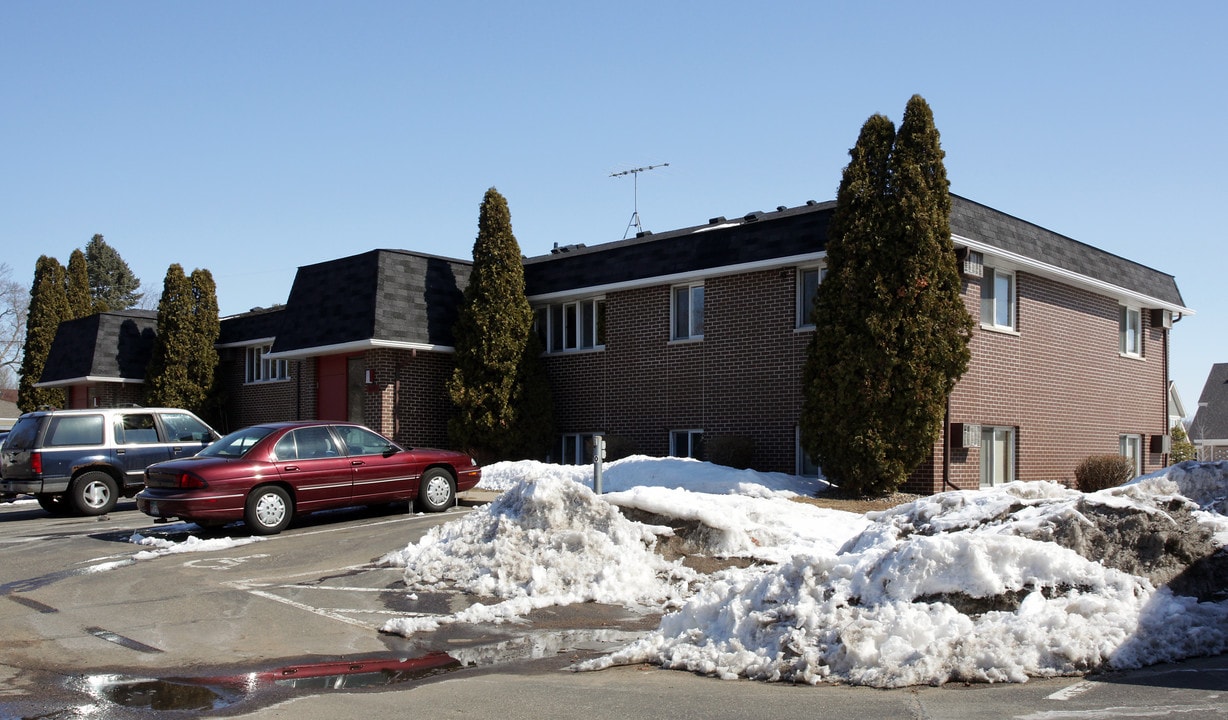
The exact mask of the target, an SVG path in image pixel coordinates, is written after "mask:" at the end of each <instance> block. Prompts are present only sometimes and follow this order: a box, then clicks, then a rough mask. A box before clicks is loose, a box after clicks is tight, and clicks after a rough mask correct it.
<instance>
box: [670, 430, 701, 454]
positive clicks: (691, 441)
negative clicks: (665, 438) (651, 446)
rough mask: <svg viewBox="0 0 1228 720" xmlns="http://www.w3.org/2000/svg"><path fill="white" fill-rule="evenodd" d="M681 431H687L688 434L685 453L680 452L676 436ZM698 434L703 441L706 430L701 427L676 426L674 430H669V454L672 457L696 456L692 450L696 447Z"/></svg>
mask: <svg viewBox="0 0 1228 720" xmlns="http://www.w3.org/2000/svg"><path fill="white" fill-rule="evenodd" d="M681 433H686V436H687V452H686V453H684V454H679V453H678V448H677V442H676V441H675V436H677V435H679V434H681ZM696 435H698V436H699V437H700V441H701V442H702V441H703V436H704V431H703V430H702V429H700V428H676V429H674V430H670V431H669V456H670V457H681V458H689V457H694V456H693V455H692V454H691V452H692V451H693V450H694V449H695V436H696Z"/></svg>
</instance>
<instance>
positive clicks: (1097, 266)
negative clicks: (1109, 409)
mask: <svg viewBox="0 0 1228 720" xmlns="http://www.w3.org/2000/svg"><path fill="white" fill-rule="evenodd" d="M835 207H836V204H835V203H834V202H824V203H815V202H813V201H812V202H810V203H807V204H806V205H803V206H800V207H796V208H783V207H782V208H777V209H776V211H775V212H767V213H750V214H748V215H746V216H744V217H741V218H735V219H733V220H726V219H725V218H713V219H712V220H711V221H710V222H709V223H708V224H707V225H698V226H695V227H690V228H684V229H681V230H673V231H670V232H665V233H660V234H655V235H654V234H651V233H640V234H638V235H637V236H636V237H635V238H634V239H631V240H621V241H615V242H610V243H603V244H600V245H594V246H591V247H585V246H568V247H565V248H556V249H555V251H554V252H553V253H551V254H550V255H544V256H539V257H535V258H529V259H527V260H525V286H526V291H527V292H528V294H529V295H530V297H533V298H534V299H535V300H539V301H540V300H550V299H554V298H562V297H566V296H567V295H577V294H580V293H595V292H608V291H611V290H618V289H626V288H630V287H635V286H640V285H649V284H659V283H661V282H671V281H682V280H684V279H686V278H687V277H688V276H690V277H700V276H705V275H713V274H724V273H728V272H742V271H745V270H749V269H754V268H756V267H762V268H768V267H774V266H781V265H787V264H791V263H795V262H798V261H800V260H804V259H806V258H814V259H817V258H819V257H822V256H823V254H824V253H825V251H826V247H827V228H828V225H829V224H830V221H831V214H832V212H833V211H834V210H835ZM951 233H952V235H953V236H954V238H955V241H956V244H957V245H962V246H966V247H971V248H973V249H976V250H979V251H981V252H984V253H986V254H989V255H991V256H996V257H998V258H1004V259H1006V260H1008V261H1011V262H1012V263H1013V264H1015V265H1017V266H1018V267H1020V268H1021V269H1026V270H1027V271H1030V272H1035V273H1037V274H1045V275H1050V276H1056V277H1059V278H1061V279H1063V280H1064V281H1066V282H1072V283H1075V284H1081V285H1085V286H1088V287H1091V288H1092V289H1094V290H1096V291H1098V292H1102V293H1106V294H1110V295H1113V296H1116V297H1121V298H1123V299H1130V300H1135V301H1138V302H1140V303H1141V304H1144V306H1145V307H1158V308H1163V309H1167V310H1172V311H1174V312H1181V313H1186V314H1190V313H1192V311H1191V310H1190V309H1189V308H1186V307H1185V305H1184V302H1183V301H1182V299H1181V293H1180V291H1179V290H1178V289H1177V283H1176V280H1175V279H1174V278H1173V276H1172V275H1168V274H1166V273H1162V272H1159V271H1157V270H1153V269H1151V268H1148V267H1146V266H1143V265H1140V264H1138V263H1136V262H1133V261H1130V260H1126V259H1124V258H1121V257H1118V256H1116V255H1113V254H1112V253H1108V252H1105V251H1103V250H1100V249H1098V248H1094V247H1092V246H1090V245H1086V244H1084V243H1081V242H1078V241H1076V240H1072V239H1070V238H1068V237H1066V236H1064V235H1059V234H1057V233H1055V232H1052V231H1049V230H1046V229H1044V228H1042V227H1039V226H1037V225H1033V224H1032V223H1029V222H1026V221H1023V220H1020V219H1018V218H1016V217H1013V216H1011V215H1007V214H1006V213H1003V212H999V211H997V210H994V209H993V208H989V207H986V206H984V205H981V204H979V203H975V202H973V201H971V200H967V199H964V198H962V197H960V196H958V195H952V196H951Z"/></svg>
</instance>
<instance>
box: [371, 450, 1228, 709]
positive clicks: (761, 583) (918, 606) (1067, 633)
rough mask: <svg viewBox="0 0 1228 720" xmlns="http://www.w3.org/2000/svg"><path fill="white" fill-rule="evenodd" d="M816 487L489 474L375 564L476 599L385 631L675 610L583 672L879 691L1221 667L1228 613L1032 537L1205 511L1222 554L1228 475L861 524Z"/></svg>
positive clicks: (986, 500) (1162, 478)
mask: <svg viewBox="0 0 1228 720" xmlns="http://www.w3.org/2000/svg"><path fill="white" fill-rule="evenodd" d="M819 483H820V481H815V480H813V479H806V478H795V477H792V476H788V475H780V474H762V473H756V472H753V471H747V470H743V471H738V470H731V469H729V468H724V467H720V466H715V465H711V464H707V463H701V462H698V461H693V460H681V459H676V458H666V459H656V458H646V457H635V458H628V459H626V460H622V461H618V462H614V463H610V464H608V465H607V466H606V471H605V473H604V474H603V486H604V489H606V490H607V491H609V492H607V493H606V494H604V495H600V496H598V495H596V494H595V493H593V491H592V490H591V485H592V469H591V467H584V466H557V465H547V464H543V463H538V462H520V463H499V464H497V465H493V466H490V467H488V468H486V469H484V477H483V481H482V484H481V485H480V486H479V487H485V488H488V489H497V490H501V491H502V494H501V495H500V496H499V497H498V498H497V499H496V500H495V501H494V502H492V503H491V504H489V505H486V506H484V507H481V508H478V509H476V510H474V511H473V512H471V513H469V514H468V515H466V516H464V517H463V518H460V519H458V520H456V521H454V522H451V523H448V524H446V525H443V526H440V527H437V528H435V529H433V530H432V531H431V532H430V533H428V534H427V535H426V536H425V537H424V538H423V539H422V540H421V541H419V542H417V543H414V544H411V545H409V546H408V547H406V548H404V549H403V550H400V551H396V552H393V553H389V554H388V555H387V556H386V557H385V558H384V559H383V562H384V563H385V564H387V565H394V566H400V567H404V568H405V580H406V583H407V585H408V587H409V591H410V592H416V591H421V590H429V589H441V588H454V589H459V590H463V591H465V592H468V593H472V594H474V595H475V596H479V597H482V598H483V599H484V600H485V602H478V603H474V604H473V605H471V606H470V607H469V608H467V609H466V610H463V611H461V612H459V613H457V614H455V615H452V616H448V617H443V618H440V617H436V616H415V617H404V618H397V619H394V620H391V621H389V622H388V623H387V624H386V625H385V626H384V630H385V631H386V632H394V633H400V634H403V635H411V634H413V633H415V632H421V631H429V630H432V629H434V628H436V627H438V625H439V624H440V623H452V622H503V621H517V620H519V619H520V618H522V617H523V616H524V615H525V614H527V613H528V612H530V611H531V610H533V609H536V608H541V607H547V606H551V605H563V604H568V603H580V602H590V601H592V602H603V603H616V604H620V605H624V606H627V607H629V608H633V609H639V610H644V611H649V610H652V611H667V614H666V615H665V616H664V617H663V618H662V620H661V623H660V627H659V628H658V629H657V630H655V631H653V632H650V633H648V634H646V635H645V636H644V637H642V638H640V639H639V640H636V641H634V642H631V643H630V644H629V645H627V646H625V647H623V648H622V649H619V650H617V651H616V652H614V653H612V654H610V655H608V656H605V657H603V658H599V659H597V660H595V661H590V662H588V663H585V664H584V665H582V666H581V669H600V668H603V667H609V666H611V665H614V664H622V663H636V662H651V663H656V664H660V665H662V666H664V667H670V668H678V669H684V670H688V671H693V672H701V673H706V674H711V675H714V676H718V677H723V678H736V677H747V678H754V679H760V680H779V681H789V682H804V683H819V682H844V683H855V684H865V685H872V686H878V687H897V686H903V685H911V684H939V683H943V682H947V681H951V680H971V681H986V682H999V681H1010V682H1023V681H1026V680H1027V678H1029V677H1044V676H1052V675H1059V674H1072V673H1078V672H1082V671H1086V670H1089V669H1093V668H1098V667H1105V666H1108V667H1120V668H1124V667H1138V666H1142V665H1147V664H1153V663H1157V662H1164V661H1170V660H1176V659H1181V658H1185V657H1191V656H1196V655H1208V654H1218V653H1222V652H1225V651H1226V650H1228V601H1224V602H1201V603H1200V602H1198V601H1197V600H1195V599H1194V598H1191V597H1187V596H1179V595H1174V594H1173V593H1172V592H1171V591H1170V590H1169V589H1168V588H1167V587H1161V588H1159V589H1157V588H1155V587H1153V586H1152V584H1151V582H1150V581H1149V580H1148V579H1146V578H1144V577H1141V576H1136V575H1132V574H1130V573H1127V572H1123V571H1121V570H1116V569H1112V568H1109V567H1106V566H1105V565H1103V564H1101V563H1100V562H1098V561H1096V560H1090V559H1087V558H1085V557H1083V556H1081V555H1080V554H1078V553H1076V552H1075V551H1073V550H1069V549H1066V548H1064V547H1061V546H1059V545H1057V544H1055V543H1052V542H1046V541H1040V540H1035V539H1030V538H1029V537H1027V536H1028V535H1029V534H1031V535H1037V534H1041V535H1043V531H1044V530H1045V529H1046V528H1053V527H1058V526H1063V525H1068V524H1070V523H1083V524H1091V523H1093V522H1094V520H1092V519H1090V518H1089V517H1088V515H1087V513H1086V512H1085V511H1080V507H1084V508H1086V507H1088V505H1087V503H1090V504H1092V505H1101V506H1106V507H1109V508H1125V509H1131V510H1137V511H1141V512H1144V513H1148V514H1150V515H1153V516H1165V514H1166V513H1167V512H1168V510H1167V509H1166V508H1171V507H1172V503H1173V502H1174V501H1176V502H1177V504H1178V505H1179V506H1180V507H1188V508H1194V507H1195V506H1197V507H1198V508H1201V510H1197V511H1196V512H1195V517H1196V518H1197V520H1198V522H1200V523H1201V524H1202V525H1204V526H1206V527H1207V528H1208V529H1209V530H1210V531H1211V532H1213V533H1216V535H1215V537H1216V540H1217V541H1218V542H1219V543H1220V544H1221V545H1223V544H1225V543H1226V542H1228V520H1226V519H1225V517H1224V515H1223V514H1222V513H1223V510H1224V503H1225V502H1226V501H1225V499H1224V498H1225V497H1228V464H1223V463H1215V464H1212V463H1184V464H1182V465H1179V466H1175V467H1173V468H1168V469H1167V470H1165V471H1164V472H1161V473H1156V474H1153V475H1150V476H1147V477H1144V478H1140V479H1138V480H1136V481H1135V482H1133V483H1130V484H1128V485H1126V486H1123V487H1120V488H1113V489H1111V490H1106V491H1102V492H1100V493H1094V494H1090V495H1084V494H1083V493H1079V492H1077V491H1074V490H1069V489H1067V488H1065V487H1062V486H1060V485H1056V484H1052V483H1045V482H1016V483H1011V484H1009V485H1006V486H1003V487H1000V488H994V489H989V490H980V491H963V492H950V493H942V494H939V495H934V496H932V497H926V498H921V499H918V500H916V501H915V502H912V503H908V504H906V505H901V506H900V507H897V508H894V509H892V510H888V511H884V512H877V513H868V514H866V515H855V514H853V513H847V512H840V511H835V510H829V509H823V508H819V507H816V506H814V505H810V504H805V503H800V502H796V501H794V500H793V499H791V498H792V497H793V496H794V495H795V494H813V493H814V492H815V490H816V489H818V488H819ZM1182 498H1185V499H1182ZM1081 502H1082V503H1083V505H1080V503H1081ZM633 510H634V511H637V512H636V514H633V513H632V511H633ZM624 512H626V513H629V514H632V516H633V517H639V518H641V519H646V518H651V519H650V520H649V522H650V523H660V524H646V523H645V522H637V521H635V520H632V519H629V518H628V517H627V516H626V515H624ZM641 512H642V513H650V514H651V515H642V514H638V513H641ZM673 528H677V530H675V529H673ZM697 529H698V530H697ZM675 532H677V533H678V534H679V535H681V536H683V537H679V538H678V540H682V541H684V542H685V543H686V544H687V546H688V549H689V551H690V552H692V553H695V554H703V555H709V556H714V557H741V558H750V559H753V560H755V561H756V562H754V563H752V564H750V566H749V567H746V568H744V569H740V568H736V567H735V568H731V569H727V570H722V571H720V572H717V573H714V574H712V575H705V574H703V573H699V572H696V571H694V570H691V569H689V568H688V567H685V566H683V564H682V562H681V560H674V561H667V560H665V559H664V558H663V557H662V555H661V554H659V553H658V552H657V551H656V550H657V549H658V545H660V544H661V543H664V542H666V541H667V539H669V538H670V536H672V535H674V533H675ZM1004 598H1005V600H1004Z"/></svg>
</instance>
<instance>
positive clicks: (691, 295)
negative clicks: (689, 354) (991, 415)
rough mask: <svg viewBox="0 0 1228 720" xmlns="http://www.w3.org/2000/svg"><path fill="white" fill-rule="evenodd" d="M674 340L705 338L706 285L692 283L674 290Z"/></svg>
mask: <svg viewBox="0 0 1228 720" xmlns="http://www.w3.org/2000/svg"><path fill="white" fill-rule="evenodd" d="M671 310H672V314H673V321H674V329H673V336H672V337H673V339H674V340H689V339H691V338H702V337H703V336H704V285H703V283H692V284H690V285H678V286H676V287H675V288H674V299H673V303H672V307H671Z"/></svg>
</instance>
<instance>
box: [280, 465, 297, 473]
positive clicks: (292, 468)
mask: <svg viewBox="0 0 1228 720" xmlns="http://www.w3.org/2000/svg"><path fill="white" fill-rule="evenodd" d="M282 470H285V471H286V472H298V465H287V466H285V467H284V468H282Z"/></svg>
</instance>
